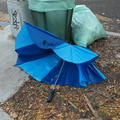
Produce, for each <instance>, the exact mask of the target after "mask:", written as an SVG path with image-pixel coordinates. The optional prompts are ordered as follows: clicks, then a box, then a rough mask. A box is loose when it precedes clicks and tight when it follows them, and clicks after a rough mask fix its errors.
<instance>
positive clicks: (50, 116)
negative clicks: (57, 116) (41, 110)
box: [42, 114, 54, 119]
mask: <svg viewBox="0 0 120 120" xmlns="http://www.w3.org/2000/svg"><path fill="white" fill-rule="evenodd" d="M52 117H54V114H52V115H49V116H46V117H43V118H42V119H48V118H52Z"/></svg>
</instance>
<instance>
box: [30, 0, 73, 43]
mask: <svg viewBox="0 0 120 120" xmlns="http://www.w3.org/2000/svg"><path fill="white" fill-rule="evenodd" d="M28 4H29V9H30V10H31V12H32V18H33V24H34V25H36V26H38V27H40V28H43V29H45V30H47V31H49V32H51V33H53V34H55V35H56V36H58V37H59V38H61V39H63V40H65V41H67V42H70V39H71V20H72V13H73V8H74V7H75V4H74V0H28Z"/></svg>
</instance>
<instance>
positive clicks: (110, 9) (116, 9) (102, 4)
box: [75, 0, 120, 19]
mask: <svg viewBox="0 0 120 120" xmlns="http://www.w3.org/2000/svg"><path fill="white" fill-rule="evenodd" d="M75 3H76V4H79V5H82V4H83V5H86V6H87V7H88V8H90V9H91V10H92V12H94V13H95V14H99V15H102V16H105V17H108V18H112V19H120V0H75Z"/></svg>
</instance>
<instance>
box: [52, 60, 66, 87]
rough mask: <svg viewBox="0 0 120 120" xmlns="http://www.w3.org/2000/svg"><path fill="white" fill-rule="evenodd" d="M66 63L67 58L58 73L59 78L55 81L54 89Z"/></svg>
mask: <svg viewBox="0 0 120 120" xmlns="http://www.w3.org/2000/svg"><path fill="white" fill-rule="evenodd" d="M64 64H65V60H63V63H62V66H61V68H60V71H59V73H58V77H57V79H56V81H55V84H54V86H53V89H55V87H56V85H57V82H58V80H59V77H60V74H61V72H62V69H63V66H64Z"/></svg>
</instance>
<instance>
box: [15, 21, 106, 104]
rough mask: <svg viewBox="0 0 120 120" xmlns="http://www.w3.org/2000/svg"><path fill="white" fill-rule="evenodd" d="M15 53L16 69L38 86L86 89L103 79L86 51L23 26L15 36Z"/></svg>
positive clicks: (95, 55)
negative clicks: (27, 75)
mask: <svg viewBox="0 0 120 120" xmlns="http://www.w3.org/2000/svg"><path fill="white" fill-rule="evenodd" d="M15 50H16V52H17V53H18V59H17V62H16V66H19V67H21V68H22V69H23V70H24V71H25V72H27V73H28V74H29V75H31V76H32V77H33V78H35V79H36V80H37V81H39V82H43V83H47V84H54V87H53V88H52V90H51V93H50V97H49V99H48V102H50V101H51V100H52V95H53V94H54V90H55V87H56V85H63V86H64V85H71V86H74V87H84V88H86V87H87V84H91V83H97V82H100V81H102V80H104V79H105V76H104V75H103V74H102V73H101V72H100V71H99V70H98V69H97V68H96V67H95V66H94V65H93V64H92V62H94V61H95V60H96V59H97V57H98V55H97V54H95V53H94V52H92V51H90V50H88V49H87V48H84V47H80V46H77V45H70V44H68V43H66V42H65V41H64V40H61V39H60V38H58V37H57V36H55V35H53V34H51V33H49V32H47V31H45V30H43V29H41V28H38V27H36V26H33V25H31V24H28V23H24V25H23V27H22V29H21V31H20V32H19V34H18V36H17V39H16V44H15Z"/></svg>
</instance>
